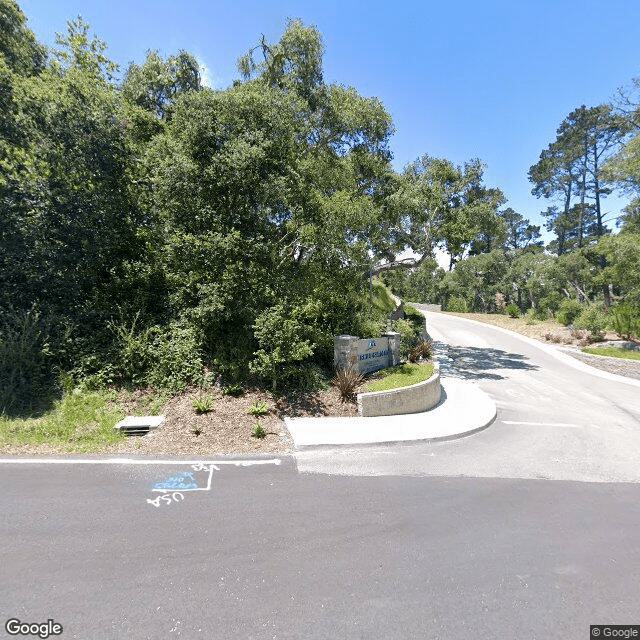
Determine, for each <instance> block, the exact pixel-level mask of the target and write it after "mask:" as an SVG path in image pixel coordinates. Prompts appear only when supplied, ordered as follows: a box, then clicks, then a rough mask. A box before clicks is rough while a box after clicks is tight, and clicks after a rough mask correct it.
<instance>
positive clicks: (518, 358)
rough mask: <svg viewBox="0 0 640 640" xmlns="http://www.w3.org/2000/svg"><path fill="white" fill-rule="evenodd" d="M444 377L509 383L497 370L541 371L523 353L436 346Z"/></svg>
mask: <svg viewBox="0 0 640 640" xmlns="http://www.w3.org/2000/svg"><path fill="white" fill-rule="evenodd" d="M433 346H434V348H435V352H436V358H437V360H438V362H439V363H440V373H441V375H443V376H448V377H451V378H461V379H464V380H505V379H506V376H504V375H501V374H499V373H493V372H492V370H494V369H521V370H527V371H537V370H538V369H539V367H537V366H536V365H532V364H529V363H527V362H526V360H527V358H526V357H525V356H523V355H520V354H519V353H507V352H506V351H502V350H500V349H489V348H486V347H454V346H451V345H448V344H445V343H444V342H434V343H433Z"/></svg>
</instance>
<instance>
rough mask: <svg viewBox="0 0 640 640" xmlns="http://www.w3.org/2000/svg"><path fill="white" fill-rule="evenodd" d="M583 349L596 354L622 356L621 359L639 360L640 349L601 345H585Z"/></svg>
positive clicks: (613, 356)
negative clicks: (597, 346)
mask: <svg viewBox="0 0 640 640" xmlns="http://www.w3.org/2000/svg"><path fill="white" fill-rule="evenodd" d="M583 351H584V352H585V353H592V354H593V355H596V356H611V357H612V358H622V359H623V360H640V351H633V350H631V349H622V348H620V347H601V348H600V349H597V348H593V347H586V348H585V349H583Z"/></svg>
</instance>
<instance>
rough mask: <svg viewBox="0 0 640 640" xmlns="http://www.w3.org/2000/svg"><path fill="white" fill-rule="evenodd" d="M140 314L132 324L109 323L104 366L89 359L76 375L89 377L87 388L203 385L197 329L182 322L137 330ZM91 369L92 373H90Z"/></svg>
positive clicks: (95, 360)
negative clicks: (109, 343)
mask: <svg viewBox="0 0 640 640" xmlns="http://www.w3.org/2000/svg"><path fill="white" fill-rule="evenodd" d="M138 319H139V314H136V316H135V317H134V319H133V321H131V322H126V321H124V320H120V321H118V322H116V321H111V322H109V324H108V327H109V329H110V330H111V333H112V334H113V345H112V347H111V351H110V353H109V354H108V355H107V364H102V363H100V361H99V360H100V359H99V358H98V357H97V356H96V355H91V356H88V357H87V358H85V359H84V361H83V362H82V364H81V365H80V367H79V371H78V373H80V374H84V376H83V377H89V380H88V381H87V384H88V385H89V386H98V387H99V386H106V385H110V384H114V383H117V382H128V383H131V384H133V385H136V386H143V385H145V386H146V385H150V386H154V387H156V388H158V389H167V390H170V391H181V390H182V389H184V388H185V386H187V385H188V384H202V383H204V382H205V378H204V375H203V358H202V348H201V341H200V339H199V338H198V335H197V332H196V330H195V329H194V328H193V327H192V326H189V325H187V324H185V323H183V322H174V323H171V324H169V325H167V326H164V327H160V326H157V325H156V326H152V327H146V328H139V327H138V326H137V325H138ZM92 370H93V372H95V373H93V374H90V375H89V376H87V374H89V372H91V371H92Z"/></svg>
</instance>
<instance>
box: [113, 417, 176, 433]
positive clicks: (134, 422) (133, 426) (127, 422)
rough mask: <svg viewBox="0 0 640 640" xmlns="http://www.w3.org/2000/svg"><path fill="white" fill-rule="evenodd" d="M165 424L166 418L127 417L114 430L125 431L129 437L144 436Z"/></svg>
mask: <svg viewBox="0 0 640 640" xmlns="http://www.w3.org/2000/svg"><path fill="white" fill-rule="evenodd" d="M163 422H164V416H127V417H126V418H125V419H124V420H120V422H118V424H117V425H116V426H115V427H114V429H118V431H123V432H124V433H126V434H127V435H128V436H144V435H146V434H148V433H149V432H150V431H151V430H152V429H157V428H158V427H159V426H160V425H161V424H162V423H163Z"/></svg>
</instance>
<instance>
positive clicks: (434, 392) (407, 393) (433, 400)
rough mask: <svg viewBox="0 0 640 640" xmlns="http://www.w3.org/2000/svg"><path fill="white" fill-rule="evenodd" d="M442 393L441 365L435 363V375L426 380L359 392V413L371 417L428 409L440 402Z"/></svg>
mask: <svg viewBox="0 0 640 640" xmlns="http://www.w3.org/2000/svg"><path fill="white" fill-rule="evenodd" d="M441 393H442V389H441V387H440V367H439V366H438V363H435V366H434V370H433V375H432V376H431V377H430V378H429V379H428V380H425V381H424V382H418V384H412V385H411V386H410V387H401V388H400V389H391V390H389V391H371V392H369V393H359V394H358V415H360V416H362V417H363V418H369V417H371V416H395V415H398V414H401V413H419V412H421V411H428V410H429V409H433V407H435V406H436V405H437V404H438V402H440V395H441Z"/></svg>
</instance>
